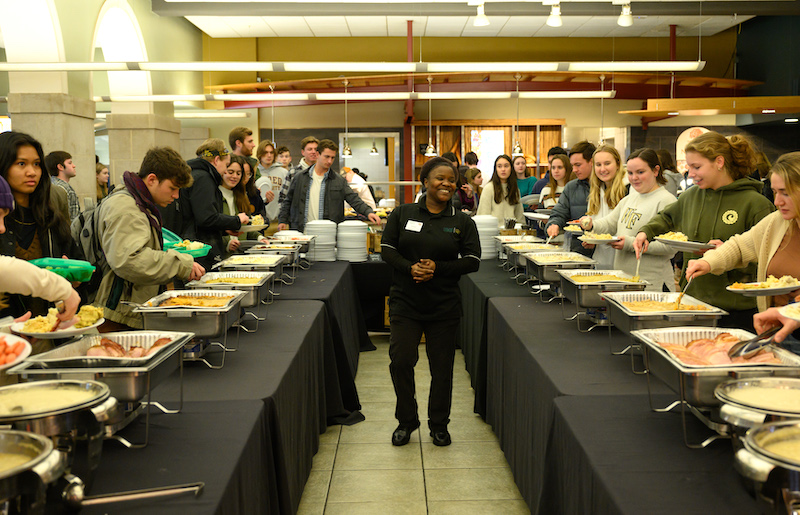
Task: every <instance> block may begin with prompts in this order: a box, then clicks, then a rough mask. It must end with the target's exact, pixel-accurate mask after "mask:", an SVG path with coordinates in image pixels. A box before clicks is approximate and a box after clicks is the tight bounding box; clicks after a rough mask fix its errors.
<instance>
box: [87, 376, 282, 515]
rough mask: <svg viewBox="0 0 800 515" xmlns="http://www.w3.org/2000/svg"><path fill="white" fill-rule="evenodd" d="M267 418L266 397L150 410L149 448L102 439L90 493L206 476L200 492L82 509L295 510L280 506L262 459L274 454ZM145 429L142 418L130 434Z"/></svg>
mask: <svg viewBox="0 0 800 515" xmlns="http://www.w3.org/2000/svg"><path fill="white" fill-rule="evenodd" d="M208 372H210V373H213V372H214V371H211V370H209V371H208ZM265 418H266V414H265V406H264V403H263V402H260V401H255V400H250V401H212V402H187V403H185V404H184V406H183V411H182V412H181V413H180V414H176V415H166V414H158V415H153V417H152V419H151V428H150V444H149V445H148V446H147V447H145V448H144V449H127V448H125V447H123V446H122V445H120V444H119V443H116V442H105V443H104V445H103V456H102V460H101V461H100V467H99V468H98V470H97V474H96V478H95V481H94V484H93V485H92V489H91V490H90V492H89V494H90V495H97V494H106V493H114V492H120V491H127V490H137V489H141V488H154V487H160V486H168V485H178V484H183V483H195V482H204V483H205V488H204V490H203V492H202V494H201V495H200V496H198V497H197V498H195V497H194V496H193V495H191V494H181V495H179V496H175V497H169V498H163V499H152V500H146V501H130V502H122V503H114V504H104V505H99V506H90V507H86V508H84V509H83V510H82V512H81V513H86V514H102V513H115V514H126V513H130V514H135V513H148V514H154V515H155V514H162V513H163V514H164V515H172V514H176V513H186V514H192V515H198V514H231V515H236V514H239V513H280V512H281V511H283V512H284V513H290V512H291V513H294V511H293V510H290V509H289V507H286V509H284V510H281V509H280V493H279V483H278V482H277V481H276V478H275V477H274V474H275V471H274V470H271V467H270V465H272V463H270V462H269V461H268V460H267V459H265V458H266V457H269V456H271V454H272V450H271V449H269V443H270V435H268V434H265V431H267V430H268V429H269V425H268V424H267V423H266V420H265ZM143 428H144V423H143V419H140V420H137V421H136V422H134V424H133V425H131V426H130V427H129V428H127V429H126V431H125V435H126V436H129V437H131V438H139V439H143V438H144V431H143Z"/></svg>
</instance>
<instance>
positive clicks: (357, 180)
mask: <svg viewBox="0 0 800 515" xmlns="http://www.w3.org/2000/svg"><path fill="white" fill-rule="evenodd" d="M342 174H343V175H344V178H345V180H347V185H348V186H350V189H351V190H353V191H355V192H356V193H358V198H360V199H361V200H362V201H364V204H366V205H368V206H369V207H371V208H372V210H373V211H374V210H376V209H378V207H377V206H376V205H375V199H374V198H373V197H372V193H371V192H370V191H369V186H367V181H365V180H364V178H363V177H361V176H360V175H358V174H357V173H356V172H354V171H353V169H352V168H350V167H348V166H345V167H344V168H342ZM344 207H345V209H347V208H349V207H350V204H348V203H347V202H345V203H344Z"/></svg>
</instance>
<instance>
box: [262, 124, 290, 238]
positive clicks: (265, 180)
mask: <svg viewBox="0 0 800 515" xmlns="http://www.w3.org/2000/svg"><path fill="white" fill-rule="evenodd" d="M256 157H257V158H258V172H259V174H260V175H261V177H260V178H259V179H258V180H257V181H256V188H258V191H259V194H260V195H261V198H262V199H263V200H264V204H266V207H267V219H269V221H270V230H271V232H275V231H274V230H272V229H277V225H278V214H279V213H280V210H281V206H280V202H279V200H278V198H279V194H280V191H281V187H282V186H283V183H284V181H286V176H287V175H288V174H289V170H287V169H286V168H284V167H283V166H282V165H281V164H279V163H277V162H275V147H274V146H273V144H272V142H271V141H269V140H262V141H261V142H260V143H259V144H258V148H256ZM273 225H274V226H275V227H273ZM267 233H268V234H270V231H269V230H268V232H267Z"/></svg>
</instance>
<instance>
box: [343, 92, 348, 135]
mask: <svg viewBox="0 0 800 515" xmlns="http://www.w3.org/2000/svg"><path fill="white" fill-rule="evenodd" d="M347 83H348V81H347V79H345V80H344V146H345V147H346V146H347V132H348V127H347Z"/></svg>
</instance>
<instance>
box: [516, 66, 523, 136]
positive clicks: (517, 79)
mask: <svg viewBox="0 0 800 515" xmlns="http://www.w3.org/2000/svg"><path fill="white" fill-rule="evenodd" d="M521 78H522V76H521V75H520V74H519V73H518V74H516V75H514V79H516V81H517V129H516V131H517V137H516V138H515V139H514V141H515V142H516V143H517V144H518V145H519V80H520V79H521Z"/></svg>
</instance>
